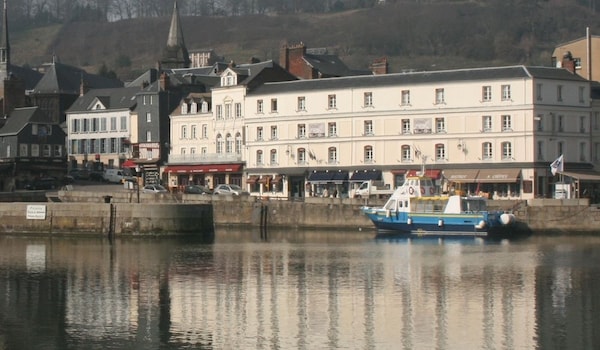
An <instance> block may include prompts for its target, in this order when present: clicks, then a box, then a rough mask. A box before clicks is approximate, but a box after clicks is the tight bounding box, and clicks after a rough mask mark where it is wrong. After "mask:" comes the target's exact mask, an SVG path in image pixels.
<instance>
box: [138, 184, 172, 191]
mask: <svg viewBox="0 0 600 350" xmlns="http://www.w3.org/2000/svg"><path fill="white" fill-rule="evenodd" d="M142 192H144V193H166V192H168V191H167V189H166V188H164V187H163V186H161V185H146V186H144V188H143V189H142Z"/></svg>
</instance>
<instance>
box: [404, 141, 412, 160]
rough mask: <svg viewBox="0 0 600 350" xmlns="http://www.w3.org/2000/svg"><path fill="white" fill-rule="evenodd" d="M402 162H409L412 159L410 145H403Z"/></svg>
mask: <svg viewBox="0 0 600 350" xmlns="http://www.w3.org/2000/svg"><path fill="white" fill-rule="evenodd" d="M401 152H402V163H407V162H411V161H412V151H411V149H410V146H409V145H402V150H401Z"/></svg>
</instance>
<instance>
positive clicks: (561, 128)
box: [558, 115, 565, 131]
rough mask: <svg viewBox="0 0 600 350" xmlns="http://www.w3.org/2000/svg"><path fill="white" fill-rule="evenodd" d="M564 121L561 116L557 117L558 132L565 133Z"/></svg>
mask: <svg viewBox="0 0 600 350" xmlns="http://www.w3.org/2000/svg"><path fill="white" fill-rule="evenodd" d="M564 119H565V118H564V117H563V116H562V115H559V116H558V131H565V125H564V121H565V120H564Z"/></svg>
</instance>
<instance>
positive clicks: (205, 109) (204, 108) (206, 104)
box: [200, 101, 208, 113]
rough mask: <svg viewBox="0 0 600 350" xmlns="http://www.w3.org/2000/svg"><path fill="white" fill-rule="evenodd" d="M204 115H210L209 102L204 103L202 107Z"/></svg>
mask: <svg viewBox="0 0 600 350" xmlns="http://www.w3.org/2000/svg"><path fill="white" fill-rule="evenodd" d="M200 111H201V112H202V113H208V102H206V101H202V107H200Z"/></svg>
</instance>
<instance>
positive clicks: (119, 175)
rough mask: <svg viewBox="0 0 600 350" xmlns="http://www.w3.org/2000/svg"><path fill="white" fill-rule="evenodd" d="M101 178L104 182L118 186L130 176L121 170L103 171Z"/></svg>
mask: <svg viewBox="0 0 600 350" xmlns="http://www.w3.org/2000/svg"><path fill="white" fill-rule="evenodd" d="M103 177H104V181H106V182H112V183H116V184H120V183H123V180H125V179H126V178H128V177H131V174H129V173H128V172H127V171H125V170H123V169H105V170H104V174H103Z"/></svg>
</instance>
